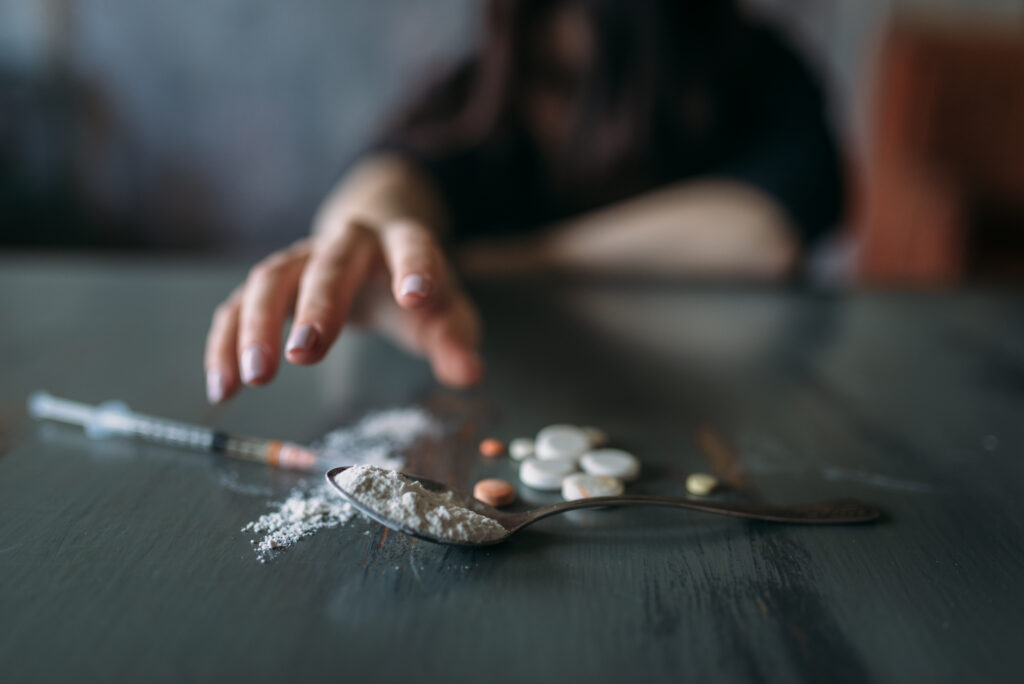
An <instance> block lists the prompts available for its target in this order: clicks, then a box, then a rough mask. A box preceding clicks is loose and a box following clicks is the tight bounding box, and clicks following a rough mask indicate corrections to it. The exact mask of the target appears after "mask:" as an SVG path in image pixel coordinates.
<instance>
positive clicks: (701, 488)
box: [686, 473, 718, 496]
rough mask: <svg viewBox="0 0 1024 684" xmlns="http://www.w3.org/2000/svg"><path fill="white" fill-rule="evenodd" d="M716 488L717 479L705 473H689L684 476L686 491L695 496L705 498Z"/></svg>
mask: <svg viewBox="0 0 1024 684" xmlns="http://www.w3.org/2000/svg"><path fill="white" fill-rule="evenodd" d="M716 487H718V478H717V477H715V476H714V475H708V474H707V473H690V474H689V475H687V476H686V491H688V492H690V493H691V494H693V495H695V496H707V495H708V494H710V493H711V492H713V491H715V488H716Z"/></svg>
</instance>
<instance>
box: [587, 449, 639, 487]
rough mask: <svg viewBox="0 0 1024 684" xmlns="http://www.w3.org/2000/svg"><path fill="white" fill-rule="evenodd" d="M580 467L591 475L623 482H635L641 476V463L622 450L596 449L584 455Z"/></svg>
mask: <svg viewBox="0 0 1024 684" xmlns="http://www.w3.org/2000/svg"><path fill="white" fill-rule="evenodd" d="M580 467H581V468H583V470H584V472H587V473H590V474H591V475H610V476H611V477H617V478H619V479H620V480H622V481H623V482H629V481H630V480H635V479H636V476H637V475H639V474H640V461H639V460H637V457H636V456H634V455H633V454H631V453H629V452H628V451H623V450H622V449H594V450H593V451H588V452H587V453H585V454H583V456H582V457H581V458H580Z"/></svg>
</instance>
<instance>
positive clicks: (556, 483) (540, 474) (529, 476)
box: [519, 458, 576, 491]
mask: <svg viewBox="0 0 1024 684" xmlns="http://www.w3.org/2000/svg"><path fill="white" fill-rule="evenodd" d="M575 471H576V461H575V460H573V459H571V458H549V459H547V460H544V461H542V460H540V459H538V458H528V459H526V460H525V461H523V464H522V465H521V466H519V479H520V480H522V481H523V484H524V485H526V486H527V487H533V488H534V489H543V490H547V491H558V490H559V489H560V488H561V487H562V480H564V479H565V476H566V475H571V474H572V473H574V472H575Z"/></svg>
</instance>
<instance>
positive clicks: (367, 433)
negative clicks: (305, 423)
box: [242, 408, 441, 563]
mask: <svg viewBox="0 0 1024 684" xmlns="http://www.w3.org/2000/svg"><path fill="white" fill-rule="evenodd" d="M440 433H441V426H440V424H439V423H438V422H437V421H436V420H434V418H432V417H431V416H430V414H428V413H427V412H426V411H424V410H422V409H418V408H399V409H389V410H386V411H380V412H378V413H371V414H370V415H368V416H366V417H364V418H363V419H362V420H361V421H359V422H358V423H356V424H355V425H354V426H352V427H350V428H341V429H338V430H334V431H333V432H330V433H328V434H327V435H325V436H324V438H323V439H322V440H321V441H320V442H318V443H316V444H314V445H313V446H312V448H313V449H315V450H316V451H317V452H318V453H319V454H320V456H321V458H323V459H325V460H326V461H328V462H334V463H337V464H338V465H349V464H366V463H369V464H373V465H377V466H380V467H383V468H391V469H397V468H401V467H402V464H403V460H404V459H403V458H402V454H403V452H404V450H405V449H407V448H409V447H410V446H412V445H413V444H414V443H415V442H416V441H417V440H419V439H421V438H424V437H431V436H437V435H439V434H440ZM272 505H273V506H274V509H273V510H272V511H270V512H269V513H266V514H265V515H262V516H260V518H259V519H258V520H253V521H252V522H250V523H248V524H247V525H246V526H245V527H243V528H242V531H243V532H254V533H256V534H258V535H262V536H261V537H260V538H258V539H253V540H252V545H253V549H254V550H255V551H256V555H257V557H258V558H259V560H260V562H263V563H265V562H266V561H268V560H269V559H271V558H272V557H273V556H274V555H275V554H276V552H278V551H281V550H283V549H286V548H288V547H289V546H291V545H292V544H294V543H295V542H297V541H299V540H300V539H302V538H303V537H308V536H309V535H311V534H315V533H316V532H317V531H319V530H322V529H325V528H330V527H338V526H339V525H343V524H345V523H347V522H348V521H349V520H351V519H352V517H353V516H354V515H355V509H353V508H352V506H351V505H350V504H348V503H346V502H345V500H344V499H342V498H341V496H340V495H339V494H338V492H336V491H335V490H334V489H333V488H332V487H331V486H330V485H327V484H320V485H316V486H313V487H302V488H299V489H296V490H294V491H293V492H292V493H291V495H290V496H289V497H288V498H287V499H285V500H284V501H279V502H275V503H273V504H272Z"/></svg>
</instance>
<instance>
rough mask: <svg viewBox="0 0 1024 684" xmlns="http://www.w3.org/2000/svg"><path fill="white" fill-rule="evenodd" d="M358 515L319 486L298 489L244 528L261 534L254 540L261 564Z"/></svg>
mask: <svg viewBox="0 0 1024 684" xmlns="http://www.w3.org/2000/svg"><path fill="white" fill-rule="evenodd" d="M355 514H356V511H355V509H354V508H352V505H351V504H349V503H346V502H345V501H344V500H343V499H342V498H341V497H339V496H338V493H337V492H335V491H334V490H333V489H332V488H331V487H330V485H326V484H324V485H320V486H319V487H317V488H316V489H314V490H312V491H303V490H301V489H296V490H295V491H293V492H292V495H291V496H289V497H288V498H287V499H285V500H284V501H282V502H281V503H280V504H279V505H278V507H277V510H275V511H272V512H270V513H267V514H265V515H261V516H260V517H259V519H257V520H253V521H252V522H250V523H249V524H247V525H246V526H245V527H243V528H242V531H243V532H246V531H252V532H255V533H257V534H262V535H263V537H262V539H260V540H259V541H256V540H255V539H254V540H253V541H252V543H253V549H255V551H256V554H257V556H258V557H259V559H260V562H261V563H265V562H267V561H268V560H269V559H271V558H272V557H273V554H274V552H275V551H278V550H280V549H286V548H288V547H289V546H291V545H292V544H294V543H295V542H297V541H299V540H300V539H302V538H303V537H308V536H309V535H311V534H314V533H316V532H317V531H318V530H322V529H325V528H328V527H337V526H338V525H343V524H345V523H347V522H348V521H349V520H351V519H352V517H353V516H354V515H355Z"/></svg>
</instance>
